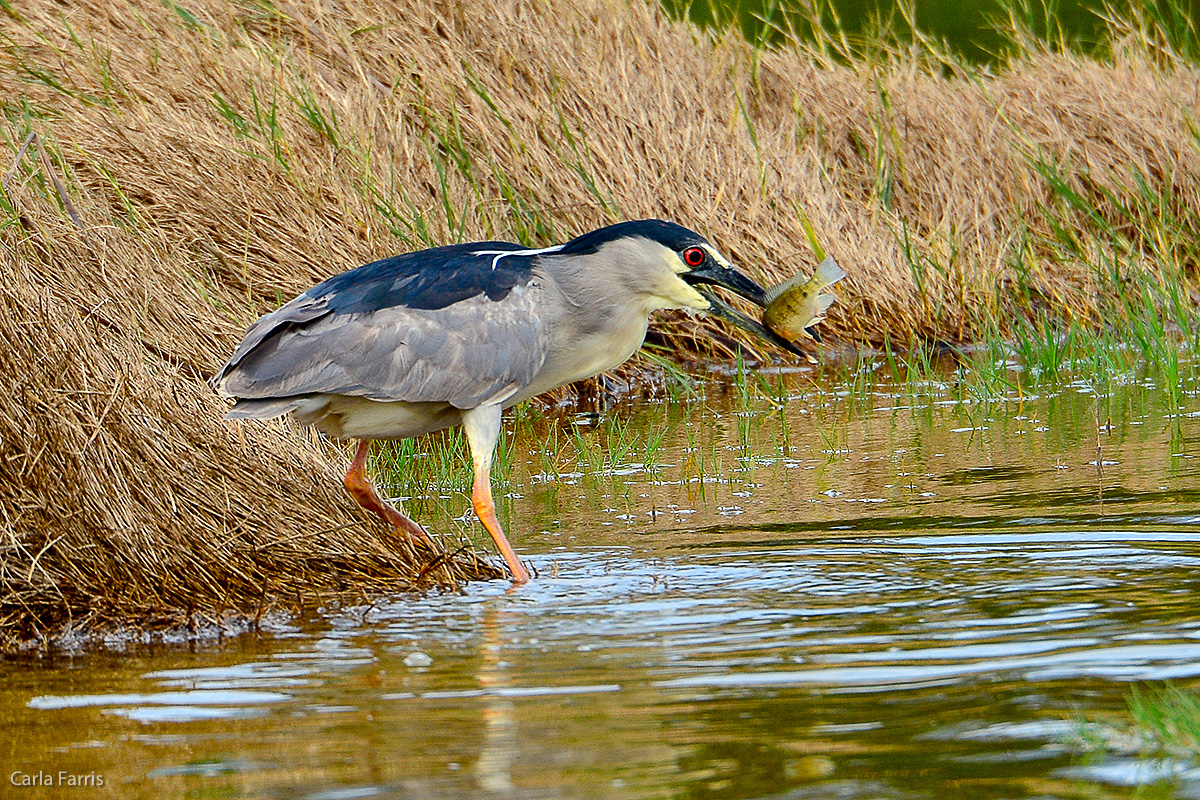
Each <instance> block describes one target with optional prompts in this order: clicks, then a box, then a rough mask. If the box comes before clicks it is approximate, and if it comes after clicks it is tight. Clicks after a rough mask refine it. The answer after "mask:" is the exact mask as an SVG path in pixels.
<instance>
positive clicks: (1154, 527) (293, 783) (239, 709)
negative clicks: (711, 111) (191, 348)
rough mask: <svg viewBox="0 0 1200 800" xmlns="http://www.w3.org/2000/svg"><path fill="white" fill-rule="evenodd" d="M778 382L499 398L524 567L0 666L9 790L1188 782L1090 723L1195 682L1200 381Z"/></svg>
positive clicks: (787, 790) (1190, 772) (705, 794)
mask: <svg viewBox="0 0 1200 800" xmlns="http://www.w3.org/2000/svg"><path fill="white" fill-rule="evenodd" d="M775 380H777V378H776V377H774V376H769V377H768V381H767V383H769V384H773V383H774V381H775ZM779 380H782V381H784V383H783V384H782V386H783V389H784V392H782V394H785V395H786V396H787V398H786V400H773V399H771V398H769V397H767V396H766V395H767V392H766V391H765V389H764V390H762V391H759V390H757V389H755V388H754V387H753V386H752V387H751V388H750V389H749V390H746V391H738V390H737V389H736V388H733V389H727V390H720V389H719V388H717V387H710V388H709V390H708V391H709V396H708V397H707V398H705V399H704V400H703V401H694V402H683V403H667V402H642V403H639V404H633V405H625V406H618V407H614V408H610V409H608V410H607V411H606V412H605V413H604V414H603V415H601V416H600V417H596V416H593V415H573V414H564V415H563V416H561V417H550V418H540V417H538V418H531V416H530V415H525V416H524V417H521V418H520V419H518V420H517V421H516V422H514V423H512V424H511V425H510V427H512V428H514V429H515V431H516V432H515V435H514V436H513V437H512V439H511V442H510V445H509V451H508V452H509V453H510V454H511V466H510V467H509V468H508V472H507V473H506V474H507V476H508V481H507V483H506V484H503V490H504V491H505V492H506V493H507V494H509V495H510V497H509V498H508V500H507V501H506V503H505V508H506V511H507V521H508V522H509V524H510V527H511V528H512V530H513V536H512V538H513V539H514V541H515V542H516V544H517V546H518V549H519V550H521V552H522V554H523V555H524V556H527V557H528V558H529V560H530V561H531V562H532V565H533V566H534V567H535V568H536V570H537V571H538V573H539V577H538V579H537V580H536V581H535V582H533V583H532V584H531V585H529V586H527V587H523V588H521V589H519V590H516V591H509V590H508V587H507V585H506V584H504V583H502V582H493V583H490V584H478V585H472V586H469V587H468V588H467V589H466V591H465V593H463V594H459V595H455V594H431V595H428V596H423V597H416V598H414V597H397V598H392V599H389V600H386V601H383V602H378V603H376V604H374V605H371V606H369V607H367V606H363V607H358V608H341V609H328V610H326V611H325V612H324V613H323V614H321V615H319V616H317V617H315V618H313V619H308V620H293V621H290V622H289V623H287V624H285V625H279V626H277V630H276V632H275V633H273V634H270V635H257V636H254V635H247V636H244V637H240V638H237V639H235V640H232V641H228V642H224V643H214V642H201V643H193V644H191V645H190V646H188V645H185V646H168V645H146V646H140V647H135V648H127V649H128V652H124V653H122V652H90V653H84V654H77V655H74V656H65V655H64V656H58V657H53V658H46V659H42V660H40V661H29V660H24V661H13V662H7V663H0V715H3V723H4V727H3V730H4V731H5V736H4V737H3V743H2V745H0V767H2V774H0V796H5V797H7V796H13V797H28V798H35V797H65V796H72V797H82V796H88V797H91V796H115V797H149V796H158V797H162V796H170V797H174V796H185V797H193V796H194V797H267V798H275V797H305V798H327V799H328V800H334V799H336V798H359V797H397V798H409V797H413V798H425V797H439V798H440V797H516V796H520V797H523V798H541V797H547V798H550V797H552V798H560V797H561V798H608V797H611V798H659V797H662V798H667V797H669V798H678V797H695V798H901V797H934V798H943V797H964V798H1022V797H1027V798H1035V797H1036V798H1050V797H1064V798H1066V797H1088V798H1107V797H1135V796H1137V797H1200V769H1198V768H1197V765H1196V764H1194V763H1190V762H1187V761H1156V760H1152V759H1148V758H1139V757H1137V756H1136V755H1130V754H1127V753H1112V754H1110V755H1108V756H1103V755H1101V756H1099V757H1095V756H1093V757H1091V758H1085V757H1083V756H1082V755H1081V754H1080V753H1079V752H1078V751H1077V750H1076V749H1074V747H1073V745H1072V740H1073V737H1074V736H1075V735H1076V734H1077V733H1078V732H1079V730H1080V720H1082V719H1084V718H1094V717H1104V716H1106V715H1108V716H1112V715H1114V714H1117V713H1118V712H1120V711H1121V710H1122V709H1123V708H1124V704H1125V697H1126V695H1127V693H1128V690H1129V687H1130V686H1131V684H1132V682H1134V681H1143V680H1154V681H1157V680H1164V679H1167V680H1171V681H1173V682H1175V683H1176V684H1177V685H1180V686H1185V687H1186V686H1189V685H1193V684H1194V683H1195V682H1196V681H1197V679H1198V678H1200V612H1198V610H1197V607H1196V603H1195V590H1196V584H1197V580H1198V579H1197V575H1198V574H1200V572H1198V570H1197V566H1198V565H1200V538H1198V536H1197V534H1198V533H1200V502H1197V501H1198V500H1200V492H1198V490H1197V486H1198V485H1200V484H1198V481H1197V474H1196V473H1197V467H1196V463H1197V462H1196V460H1195V459H1194V458H1193V456H1195V455H1196V454H1197V452H1200V447H1198V446H1197V443H1198V437H1200V417H1198V416H1197V415H1198V414H1200V402H1198V401H1197V400H1196V397H1195V395H1194V394H1188V393H1184V394H1183V395H1182V403H1183V405H1182V406H1179V405H1173V404H1172V403H1171V402H1169V401H1168V399H1167V398H1166V397H1165V393H1163V392H1162V391H1160V390H1158V389H1156V388H1154V387H1153V385H1150V384H1148V383H1145V384H1139V383H1137V382H1135V381H1129V382H1126V385H1117V386H1115V387H1113V388H1112V389H1111V390H1110V391H1109V392H1108V393H1107V394H1104V395H1100V396H1098V395H1097V394H1096V393H1095V392H1094V391H1093V389H1092V387H1091V385H1090V384H1089V383H1078V384H1068V385H1063V386H1058V387H1051V388H1047V387H1041V388H1039V389H1037V390H1036V391H1034V390H1029V389H1025V390H1023V391H1021V392H1020V393H1015V392H1009V393H1008V395H1007V396H1006V397H1004V398H1000V399H990V400H988V399H985V400H980V399H978V398H976V397H974V396H973V395H972V394H971V392H969V391H965V390H963V389H962V387H958V388H955V387H954V386H952V385H934V384H930V385H926V386H923V387H920V388H921V391H920V393H919V394H918V395H917V396H914V395H913V393H912V392H911V391H909V390H908V389H906V388H904V387H889V386H887V385H877V386H874V387H873V388H871V389H870V390H864V389H862V388H861V387H860V389H857V390H855V391H851V390H850V389H849V388H848V387H841V388H837V387H834V388H832V389H831V388H829V384H828V383H827V382H826V381H823V380H822V379H818V378H815V377H814V376H812V375H807V374H799V375H791V376H783V377H782V378H779ZM822 387H824V388H822ZM614 419H615V420H621V421H627V422H628V425H627V426H625V427H614V426H613V424H612V423H611V420H614ZM556 437H558V439H557V440H558V441H559V443H560V445H559V446H551V447H549V450H550V451H551V452H550V453H547V447H548V445H547V443H553V442H554V441H555V439H556ZM567 441H570V442H572V443H573V444H572V445H571V447H570V448H567V447H566V446H565V445H563V444H562V443H563V442H567ZM592 448H594V449H592ZM564 450H572V452H577V455H575V456H572V457H570V458H565V459H564V457H563V456H562V455H561V453H562V451H564ZM606 452H607V453H614V452H615V453H616V454H617V457H616V459H615V460H612V459H605V457H604V455H603V454H604V453H606ZM1097 463H1098V464H1099V467H1097ZM417 472H418V474H419V473H420V470H417ZM401 491H404V492H407V493H409V494H422V493H423V494H425V495H426V496H424V497H417V498H414V499H412V500H410V508H412V509H413V510H414V511H416V512H418V513H420V514H421V515H422V517H423V518H426V519H429V520H431V521H432V522H434V523H435V524H436V525H437V526H438V527H439V528H440V529H442V530H448V529H453V528H454V526H456V525H458V526H465V525H466V523H465V521H459V522H456V521H455V520H456V518H457V517H460V516H462V514H463V511H464V509H465V507H466V501H465V499H464V498H463V497H462V496H461V495H459V494H457V493H455V492H451V491H445V490H442V489H437V490H433V491H429V492H422V490H421V487H420V486H419V485H409V486H407V487H402V488H401ZM72 776H73V778H72ZM98 781H100V782H102V783H103V786H99V787H97V786H96V783H97V782H98ZM47 782H49V783H51V784H53V785H47ZM72 782H74V783H75V784H76V785H75V787H74V788H72V787H71V786H69V785H61V784H70V783H72ZM21 783H26V784H30V783H32V784H34V785H25V786H21V785H19V784H21ZM89 783H90V785H89ZM14 784H16V785H14ZM81 787H82V788H81Z"/></svg>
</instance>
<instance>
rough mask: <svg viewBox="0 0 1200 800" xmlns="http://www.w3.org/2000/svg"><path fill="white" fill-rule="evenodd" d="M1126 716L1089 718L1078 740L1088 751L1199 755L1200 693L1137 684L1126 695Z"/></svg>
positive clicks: (1186, 756) (1169, 687)
mask: <svg viewBox="0 0 1200 800" xmlns="http://www.w3.org/2000/svg"><path fill="white" fill-rule="evenodd" d="M1126 712H1127V716H1122V717H1121V718H1119V719H1106V720H1103V721H1097V720H1089V721H1087V722H1085V723H1084V724H1083V725H1082V726H1081V727H1080V729H1079V731H1078V732H1077V737H1076V740H1077V742H1078V743H1080V744H1082V746H1083V748H1084V749H1085V750H1087V751H1089V752H1094V753H1099V752H1105V751H1116V752H1123V753H1128V752H1134V753H1140V754H1144V755H1155V756H1163V755H1169V756H1174V757H1177V758H1197V757H1200V695H1198V694H1197V693H1196V692H1193V691H1189V690H1187V689H1181V688H1179V687H1177V686H1173V685H1171V684H1165V685H1162V686H1145V687H1138V686H1134V687H1133V688H1132V689H1131V690H1130V692H1129V696H1128V697H1127V698H1126Z"/></svg>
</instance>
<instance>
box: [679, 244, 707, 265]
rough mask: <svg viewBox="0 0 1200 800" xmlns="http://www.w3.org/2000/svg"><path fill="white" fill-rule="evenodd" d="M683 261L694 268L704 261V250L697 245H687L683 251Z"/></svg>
mask: <svg viewBox="0 0 1200 800" xmlns="http://www.w3.org/2000/svg"><path fill="white" fill-rule="evenodd" d="M683 263H685V264H687V265H688V266H689V267H692V268H693V269H695V268H696V267H698V266H700V265H701V264H703V263H704V250H703V249H701V248H699V247H689V248H688V249H687V250H684V251H683Z"/></svg>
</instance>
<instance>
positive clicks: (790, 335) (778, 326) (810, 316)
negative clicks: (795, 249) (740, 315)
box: [762, 257, 846, 342]
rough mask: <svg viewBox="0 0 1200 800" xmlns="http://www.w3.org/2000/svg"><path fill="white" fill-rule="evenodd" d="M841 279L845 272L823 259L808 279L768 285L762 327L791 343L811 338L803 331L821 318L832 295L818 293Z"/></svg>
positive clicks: (797, 278) (794, 278) (831, 303)
mask: <svg viewBox="0 0 1200 800" xmlns="http://www.w3.org/2000/svg"><path fill="white" fill-rule="evenodd" d="M844 277H846V273H845V272H843V271H842V268H841V267H839V266H838V265H837V262H836V261H834V260H833V259H832V258H830V257H826V259H825V260H824V261H822V262H821V263H820V264H819V265H818V266H817V271H816V272H815V273H813V276H812V277H811V278H809V279H808V280H804V277H803V276H802V275H796V276H795V277H793V278H789V279H788V280H786V281H784V282H783V283H780V284H777V285H775V286H772V287H771V288H769V289H767V307H766V308H765V309H764V310H763V318H762V319H763V324H764V325H766V326H767V327H768V328H770V329H771V330H773V331H775V332H776V333H778V334H779V335H780V336H782V337H784V338H785V339H787V340H788V341H791V342H794V341H796V340H797V339H801V338H806V339H815V337H814V336H813V335H812V334H811V333H809V332H808V331H807V330H806V328H811V327H812V326H813V325H816V324H817V323H818V322H820V321H821V320H823V319H825V312H826V311H827V310H829V306H831V305H833V295H831V294H821V290H822V289H824V288H826V287H827V286H832V285H833V284H835V283H837V282H838V281H840V280H841V279H842V278H844Z"/></svg>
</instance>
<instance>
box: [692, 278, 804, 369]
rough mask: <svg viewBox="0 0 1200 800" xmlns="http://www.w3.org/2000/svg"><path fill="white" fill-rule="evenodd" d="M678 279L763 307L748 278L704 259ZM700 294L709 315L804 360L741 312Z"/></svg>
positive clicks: (761, 295)
mask: <svg viewBox="0 0 1200 800" xmlns="http://www.w3.org/2000/svg"><path fill="white" fill-rule="evenodd" d="M679 277H681V278H683V279H684V280H685V281H687V282H688V283H693V284H695V283H708V284H712V285H714V286H724V287H725V288H726V289H730V290H732V291H734V292H737V293H738V294H740V295H741V296H742V297H744V298H746V299H747V300H749V301H750V302H752V303H755V304H756V305H759V306H763V307H765V306H766V305H767V292H766V290H765V289H763V287H761V286H759V285H758V284H757V283H755V282H754V281H753V280H752V279H751V278H750V277H749V276H747V275H744V274H743V273H741V272H738V271H737V270H736V269H731V268H729V267H725V266H722V265H720V264H715V263H713V260H712V259H711V258H710V259H708V261H707V263H705V264H703V265H702V266H700V267H699V268H698V269H694V270H692V271H690V272H685V273H683V274H682V275H680V276H679ZM697 291H699V292H700V294H702V295H704V297H705V299H707V300H708V302H709V303H711V304H712V309H711V313H713V314H715V315H717V316H718V317H720V318H721V319H724V320H725V321H727V322H731V323H733V324H734V325H737V326H738V327H739V328H741V329H743V330H747V331H750V333H753V334H754V335H755V336H757V337H759V338H760V339H764V340H766V341H768V342H770V343H771V344H773V345H775V346H776V347H781V348H783V349H784V350H787V351H788V352H789V353H793V354H795V355H798V356H802V357H805V358H807V357H808V354H807V353H805V352H804V351H803V350H801V349H800V348H798V347H796V345H794V344H792V343H791V342H789V341H788V340H787V339H785V338H783V337H782V336H780V335H779V334H777V333H775V332H774V331H772V330H770V329H769V328H767V327H766V326H765V325H763V324H762V323H761V322H759V321H758V320H756V319H752V318H750V317H748V316H746V315H745V314H743V313H742V312H740V311H738V310H737V309H736V308H734V307H733V306H731V305H729V304H728V303H726V302H725V301H724V300H722V299H721V298H719V297H717V296H716V295H715V294H714V293H712V292H710V291H706V290H705V289H698V290H697Z"/></svg>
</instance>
